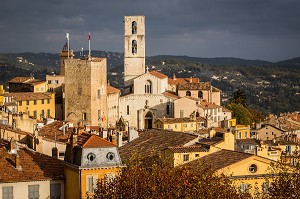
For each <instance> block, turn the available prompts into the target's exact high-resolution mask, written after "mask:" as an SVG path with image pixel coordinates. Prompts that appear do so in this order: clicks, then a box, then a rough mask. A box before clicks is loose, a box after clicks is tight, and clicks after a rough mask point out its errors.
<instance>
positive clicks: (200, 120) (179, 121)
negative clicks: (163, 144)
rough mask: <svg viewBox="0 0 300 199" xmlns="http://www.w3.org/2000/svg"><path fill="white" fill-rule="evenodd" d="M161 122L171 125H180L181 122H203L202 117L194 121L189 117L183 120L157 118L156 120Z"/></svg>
mask: <svg viewBox="0 0 300 199" xmlns="http://www.w3.org/2000/svg"><path fill="white" fill-rule="evenodd" d="M157 120H159V121H161V122H162V123H164V124H173V123H182V122H196V121H197V122H202V121H204V120H205V118H203V117H197V119H196V120H193V119H191V118H189V117H183V118H159V119H157Z"/></svg>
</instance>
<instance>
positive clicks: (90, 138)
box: [77, 133, 116, 148]
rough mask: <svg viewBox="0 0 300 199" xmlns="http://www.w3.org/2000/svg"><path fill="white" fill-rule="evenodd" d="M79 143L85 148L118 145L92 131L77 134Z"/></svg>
mask: <svg viewBox="0 0 300 199" xmlns="http://www.w3.org/2000/svg"><path fill="white" fill-rule="evenodd" d="M77 145H78V146H81V147H84V148H99V147H101V148H102V147H116V145H115V144H113V143H111V142H109V141H107V140H105V139H103V138H101V137H99V136H97V135H94V134H91V133H82V134H80V135H79V136H77Z"/></svg>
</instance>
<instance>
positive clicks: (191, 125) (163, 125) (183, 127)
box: [154, 117, 205, 132]
mask: <svg viewBox="0 0 300 199" xmlns="http://www.w3.org/2000/svg"><path fill="white" fill-rule="evenodd" d="M204 124H205V118H203V117H197V118H189V117H185V118H158V119H157V120H156V121H155V122H154V127H155V128H158V129H164V130H172V131H181V132H185V131H188V132H197V131H198V130H199V129H200V128H203V127H204Z"/></svg>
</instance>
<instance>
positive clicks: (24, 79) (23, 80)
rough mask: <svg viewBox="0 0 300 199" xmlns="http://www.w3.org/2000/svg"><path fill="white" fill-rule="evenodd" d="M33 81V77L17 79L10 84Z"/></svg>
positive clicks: (10, 81)
mask: <svg viewBox="0 0 300 199" xmlns="http://www.w3.org/2000/svg"><path fill="white" fill-rule="evenodd" d="M31 79H32V77H15V78H13V79H11V80H9V81H8V82H9V83H24V82H26V81H28V80H31Z"/></svg>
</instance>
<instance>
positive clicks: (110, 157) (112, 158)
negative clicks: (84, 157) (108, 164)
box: [106, 152, 115, 161]
mask: <svg viewBox="0 0 300 199" xmlns="http://www.w3.org/2000/svg"><path fill="white" fill-rule="evenodd" d="M106 158H107V160H108V161H113V160H114V158H115V154H114V153H113V152H108V153H107V155H106Z"/></svg>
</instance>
